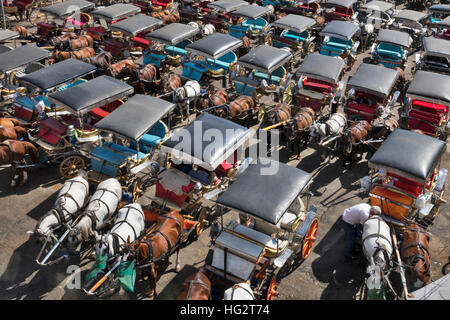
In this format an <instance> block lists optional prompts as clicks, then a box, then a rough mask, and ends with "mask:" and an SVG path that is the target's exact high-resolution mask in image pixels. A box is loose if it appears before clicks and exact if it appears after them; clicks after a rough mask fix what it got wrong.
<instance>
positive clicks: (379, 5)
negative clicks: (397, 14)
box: [361, 1, 394, 12]
mask: <svg viewBox="0 0 450 320" xmlns="http://www.w3.org/2000/svg"><path fill="white" fill-rule="evenodd" d="M393 7H394V4H392V3H390V2H386V1H370V2H369V3H366V4H365V5H363V6H362V7H361V8H362V9H367V10H372V11H378V12H386V11H389V10H390V9H392V8H393Z"/></svg>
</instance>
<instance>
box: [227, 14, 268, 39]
mask: <svg viewBox="0 0 450 320" xmlns="http://www.w3.org/2000/svg"><path fill="white" fill-rule="evenodd" d="M272 15H273V8H270V7H260V6H257V5H247V6H243V7H240V8H239V9H237V10H234V11H232V12H231V13H230V16H231V18H232V21H233V24H232V25H230V26H229V28H228V34H229V35H231V36H233V37H236V38H238V39H242V38H243V37H245V36H246V37H248V38H250V39H255V38H256V39H258V40H257V43H259V44H261V43H263V42H264V38H265V36H266V31H267V29H268V28H269V21H267V19H265V18H264V16H265V17H266V18H269V19H270V18H271V16H272Z"/></svg>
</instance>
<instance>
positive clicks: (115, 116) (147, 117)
mask: <svg viewBox="0 0 450 320" xmlns="http://www.w3.org/2000/svg"><path fill="white" fill-rule="evenodd" d="M173 108H175V104H173V103H172V102H168V101H166V100H163V99H159V98H156V97H152V96H146V95H142V94H136V95H134V96H133V97H131V98H130V99H129V100H128V101H127V102H125V103H124V104H123V105H122V106H121V107H120V108H117V109H116V110H114V111H113V112H111V113H110V114H109V115H108V116H106V117H105V118H103V119H102V120H100V121H99V122H97V123H96V124H95V125H94V126H95V127H96V128H98V129H101V130H104V131H108V132H111V133H113V134H117V135H120V136H123V137H125V138H128V139H131V140H134V141H139V140H140V139H141V137H142V136H143V135H144V134H145V133H147V132H148V131H149V130H150V129H151V127H153V125H154V124H156V123H157V122H158V121H159V120H161V119H162V118H163V117H164V116H166V115H167V114H168V113H169V112H171V111H172V110H173Z"/></svg>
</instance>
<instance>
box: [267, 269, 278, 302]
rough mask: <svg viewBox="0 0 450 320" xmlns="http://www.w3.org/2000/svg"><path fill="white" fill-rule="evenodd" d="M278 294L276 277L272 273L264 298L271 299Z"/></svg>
mask: <svg viewBox="0 0 450 320" xmlns="http://www.w3.org/2000/svg"><path fill="white" fill-rule="evenodd" d="M277 295H278V292H277V277H276V275H272V277H271V278H270V281H269V285H268V287H267V294H266V299H267V300H273V299H274V298H275V297H276V296H277Z"/></svg>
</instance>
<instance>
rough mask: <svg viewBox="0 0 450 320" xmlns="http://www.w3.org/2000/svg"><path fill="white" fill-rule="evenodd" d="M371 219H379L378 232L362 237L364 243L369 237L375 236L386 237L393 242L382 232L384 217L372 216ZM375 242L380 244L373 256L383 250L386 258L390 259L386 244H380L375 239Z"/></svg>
mask: <svg viewBox="0 0 450 320" xmlns="http://www.w3.org/2000/svg"><path fill="white" fill-rule="evenodd" d="M370 219H376V220H378V232H377V233H372V234H370V235H368V236H366V237H365V238H363V239H362V243H364V241H366V240H367V239H368V238H374V237H377V238H382V239H384V240H386V241H387V242H389V243H390V242H391V239H388V238H386V237H385V236H384V235H382V234H381V233H380V222H381V221H383V218H381V217H379V216H372V217H371V218H370ZM375 243H376V244H377V245H378V246H377V247H376V248H375V252H374V253H373V256H376V255H377V254H378V252H380V251H382V252H383V256H384V259H385V260H386V261H389V260H390V258H389V256H388V253H387V252H386V248H385V247H384V246H382V245H380V244H379V243H378V240H377V241H375Z"/></svg>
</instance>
